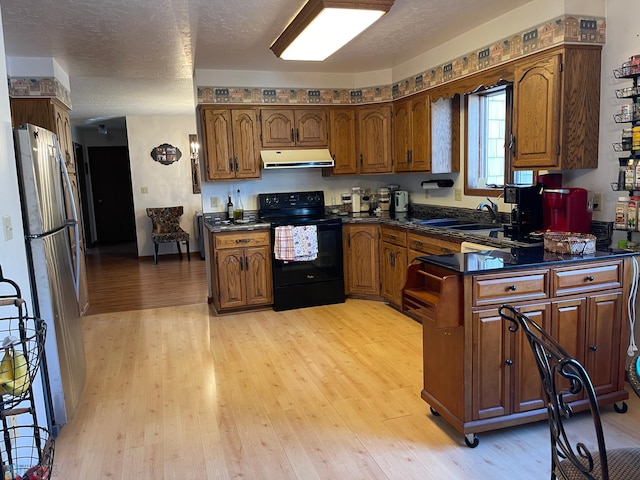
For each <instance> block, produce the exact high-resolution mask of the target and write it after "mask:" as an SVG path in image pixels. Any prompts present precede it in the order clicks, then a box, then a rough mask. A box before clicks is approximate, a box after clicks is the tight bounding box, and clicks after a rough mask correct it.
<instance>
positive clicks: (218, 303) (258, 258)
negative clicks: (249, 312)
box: [211, 230, 273, 312]
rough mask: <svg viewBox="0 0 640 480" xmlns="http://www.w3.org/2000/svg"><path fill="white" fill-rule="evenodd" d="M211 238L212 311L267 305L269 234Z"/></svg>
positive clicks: (226, 234) (269, 300) (229, 234)
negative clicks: (213, 309)
mask: <svg viewBox="0 0 640 480" xmlns="http://www.w3.org/2000/svg"><path fill="white" fill-rule="evenodd" d="M211 235H212V238H211V245H212V247H213V255H212V259H211V262H212V265H211V272H212V284H213V288H212V291H213V305H214V307H215V309H216V311H218V312H224V311H228V310H236V309H246V308H249V307H260V306H268V305H271V304H272V303H273V288H272V279H271V248H270V240H269V230H264V231H259V232H224V233H213V234H211Z"/></svg>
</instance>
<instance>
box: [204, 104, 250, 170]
mask: <svg viewBox="0 0 640 480" xmlns="http://www.w3.org/2000/svg"><path fill="white" fill-rule="evenodd" d="M198 118H199V131H200V135H199V138H200V141H201V143H202V149H201V151H202V152H203V155H204V158H203V160H204V170H205V178H206V179H207V180H209V181H215V180H232V179H236V178H242V179H255V178H260V143H259V130H258V118H257V113H256V111H255V110H253V109H220V108H217V107H216V108H212V107H209V106H205V107H200V114H199V116H198Z"/></svg>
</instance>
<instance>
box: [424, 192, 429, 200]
mask: <svg viewBox="0 0 640 480" xmlns="http://www.w3.org/2000/svg"><path fill="white" fill-rule="evenodd" d="M428 198H429V190H425V191H424V199H425V200H427V199H428Z"/></svg>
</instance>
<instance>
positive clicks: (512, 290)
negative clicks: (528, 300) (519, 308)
mask: <svg viewBox="0 0 640 480" xmlns="http://www.w3.org/2000/svg"><path fill="white" fill-rule="evenodd" d="M507 290H508V291H509V292H515V291H516V286H515V285H509V286H508V287H507Z"/></svg>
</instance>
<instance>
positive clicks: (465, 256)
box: [416, 247, 639, 275]
mask: <svg viewBox="0 0 640 480" xmlns="http://www.w3.org/2000/svg"><path fill="white" fill-rule="evenodd" d="M529 249H530V250H529V251H533V249H536V250H543V247H529ZM516 250H519V249H516ZM491 252H492V250H486V251H484V253H483V252H468V253H453V254H447V255H425V256H422V257H417V258H416V260H418V261H421V262H424V263H428V264H430V265H434V266H438V267H441V268H445V269H448V270H451V271H453V272H456V273H460V274H463V275H472V274H479V273H491V272H496V273H497V272H503V271H505V270H507V271H508V270H519V269H527V268H539V267H550V266H557V265H562V266H565V267H566V266H568V265H571V264H574V263H585V262H593V261H602V260H605V261H606V260H613V259H617V258H621V257H629V256H633V255H638V254H639V252H632V251H628V250H617V249H608V250H607V251H603V250H598V251H596V252H595V254H590V255H586V256H581V255H563V254H554V253H553V252H546V251H544V250H543V254H547V256H548V257H549V258H548V259H544V258H542V259H540V260H539V261H533V262H531V261H527V262H524V261H523V262H522V263H513V264H511V263H506V264H505V263H501V264H499V265H498V264H496V265H495V266H489V267H487V266H484V267H483V268H472V267H471V268H469V267H468V264H473V263H474V262H473V259H474V258H476V257H478V256H484V257H487V256H491ZM495 252H496V253H495V255H498V256H502V255H507V254H509V255H511V253H510V252H499V251H495ZM554 255H555V258H550V257H552V256H554ZM447 260H451V262H447ZM454 261H455V262H457V265H454V264H453V263H454ZM461 264H462V265H464V267H462V266H460V265H461Z"/></svg>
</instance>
